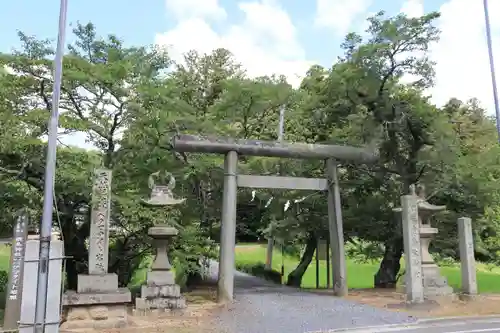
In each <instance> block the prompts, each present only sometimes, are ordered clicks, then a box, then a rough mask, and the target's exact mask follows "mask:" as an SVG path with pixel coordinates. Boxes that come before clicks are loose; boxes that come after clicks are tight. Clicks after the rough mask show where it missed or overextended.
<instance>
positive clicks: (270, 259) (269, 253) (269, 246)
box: [266, 106, 285, 269]
mask: <svg viewBox="0 0 500 333" xmlns="http://www.w3.org/2000/svg"><path fill="white" fill-rule="evenodd" d="M284 127H285V107H284V106H282V107H281V108H280V120H279V126H278V141H279V142H281V141H283V132H284V131H285V129H284ZM273 249H274V237H273V236H272V235H271V236H270V237H269V238H268V239H267V251H266V269H272V268H273ZM281 255H283V253H282V254H281Z"/></svg>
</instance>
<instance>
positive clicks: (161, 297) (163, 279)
mask: <svg viewBox="0 0 500 333" xmlns="http://www.w3.org/2000/svg"><path fill="white" fill-rule="evenodd" d="M185 307H186V300H185V299H184V297H182V296H181V288H180V287H179V286H178V285H176V284H175V277H174V275H173V273H172V271H151V272H148V273H147V283H146V285H144V286H142V287H141V297H140V298H136V299H135V308H136V310H137V311H138V312H139V313H141V312H147V311H149V310H153V309H155V310H156V309H157V310H160V311H167V310H177V309H184V308H185Z"/></svg>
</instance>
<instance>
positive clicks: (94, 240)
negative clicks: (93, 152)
mask: <svg viewBox="0 0 500 333" xmlns="http://www.w3.org/2000/svg"><path fill="white" fill-rule="evenodd" d="M110 209H111V170H107V169H97V170H96V171H95V182H94V187H93V196H92V212H91V224H90V239H89V274H91V275H92V274H106V273H107V272H108V247H109V219H110Z"/></svg>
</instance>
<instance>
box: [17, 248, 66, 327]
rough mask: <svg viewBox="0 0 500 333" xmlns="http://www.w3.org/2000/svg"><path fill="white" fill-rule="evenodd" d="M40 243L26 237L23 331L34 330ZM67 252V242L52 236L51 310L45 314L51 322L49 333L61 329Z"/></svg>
mask: <svg viewBox="0 0 500 333" xmlns="http://www.w3.org/2000/svg"><path fill="white" fill-rule="evenodd" d="M39 247H40V241H39V240H38V239H30V240H28V241H26V255H25V260H26V261H25V262H24V277H23V290H22V302H21V316H20V327H19V333H33V323H34V322H35V310H36V309H35V307H36V297H34V295H36V288H37V279H38V260H39ZM63 255H64V252H63V242H62V241H60V240H52V241H51V242H50V252H49V256H50V257H49V258H50V261H49V279H48V288H47V310H46V311H47V312H46V315H45V322H46V323H47V324H46V327H45V330H44V332H45V333H57V332H59V320H60V304H61V288H62V261H63ZM30 324H31V325H30Z"/></svg>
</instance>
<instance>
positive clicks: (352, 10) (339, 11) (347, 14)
mask: <svg viewBox="0 0 500 333" xmlns="http://www.w3.org/2000/svg"><path fill="white" fill-rule="evenodd" d="M370 4H371V0H316V19H315V25H316V26H317V27H320V28H331V29H334V30H335V32H336V33H337V34H338V35H340V36H343V35H344V34H345V33H347V32H348V31H349V29H350V28H351V27H352V24H353V22H354V21H355V20H356V19H358V18H359V17H360V16H363V14H365V12H366V10H367V9H368V7H369V6H370Z"/></svg>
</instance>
